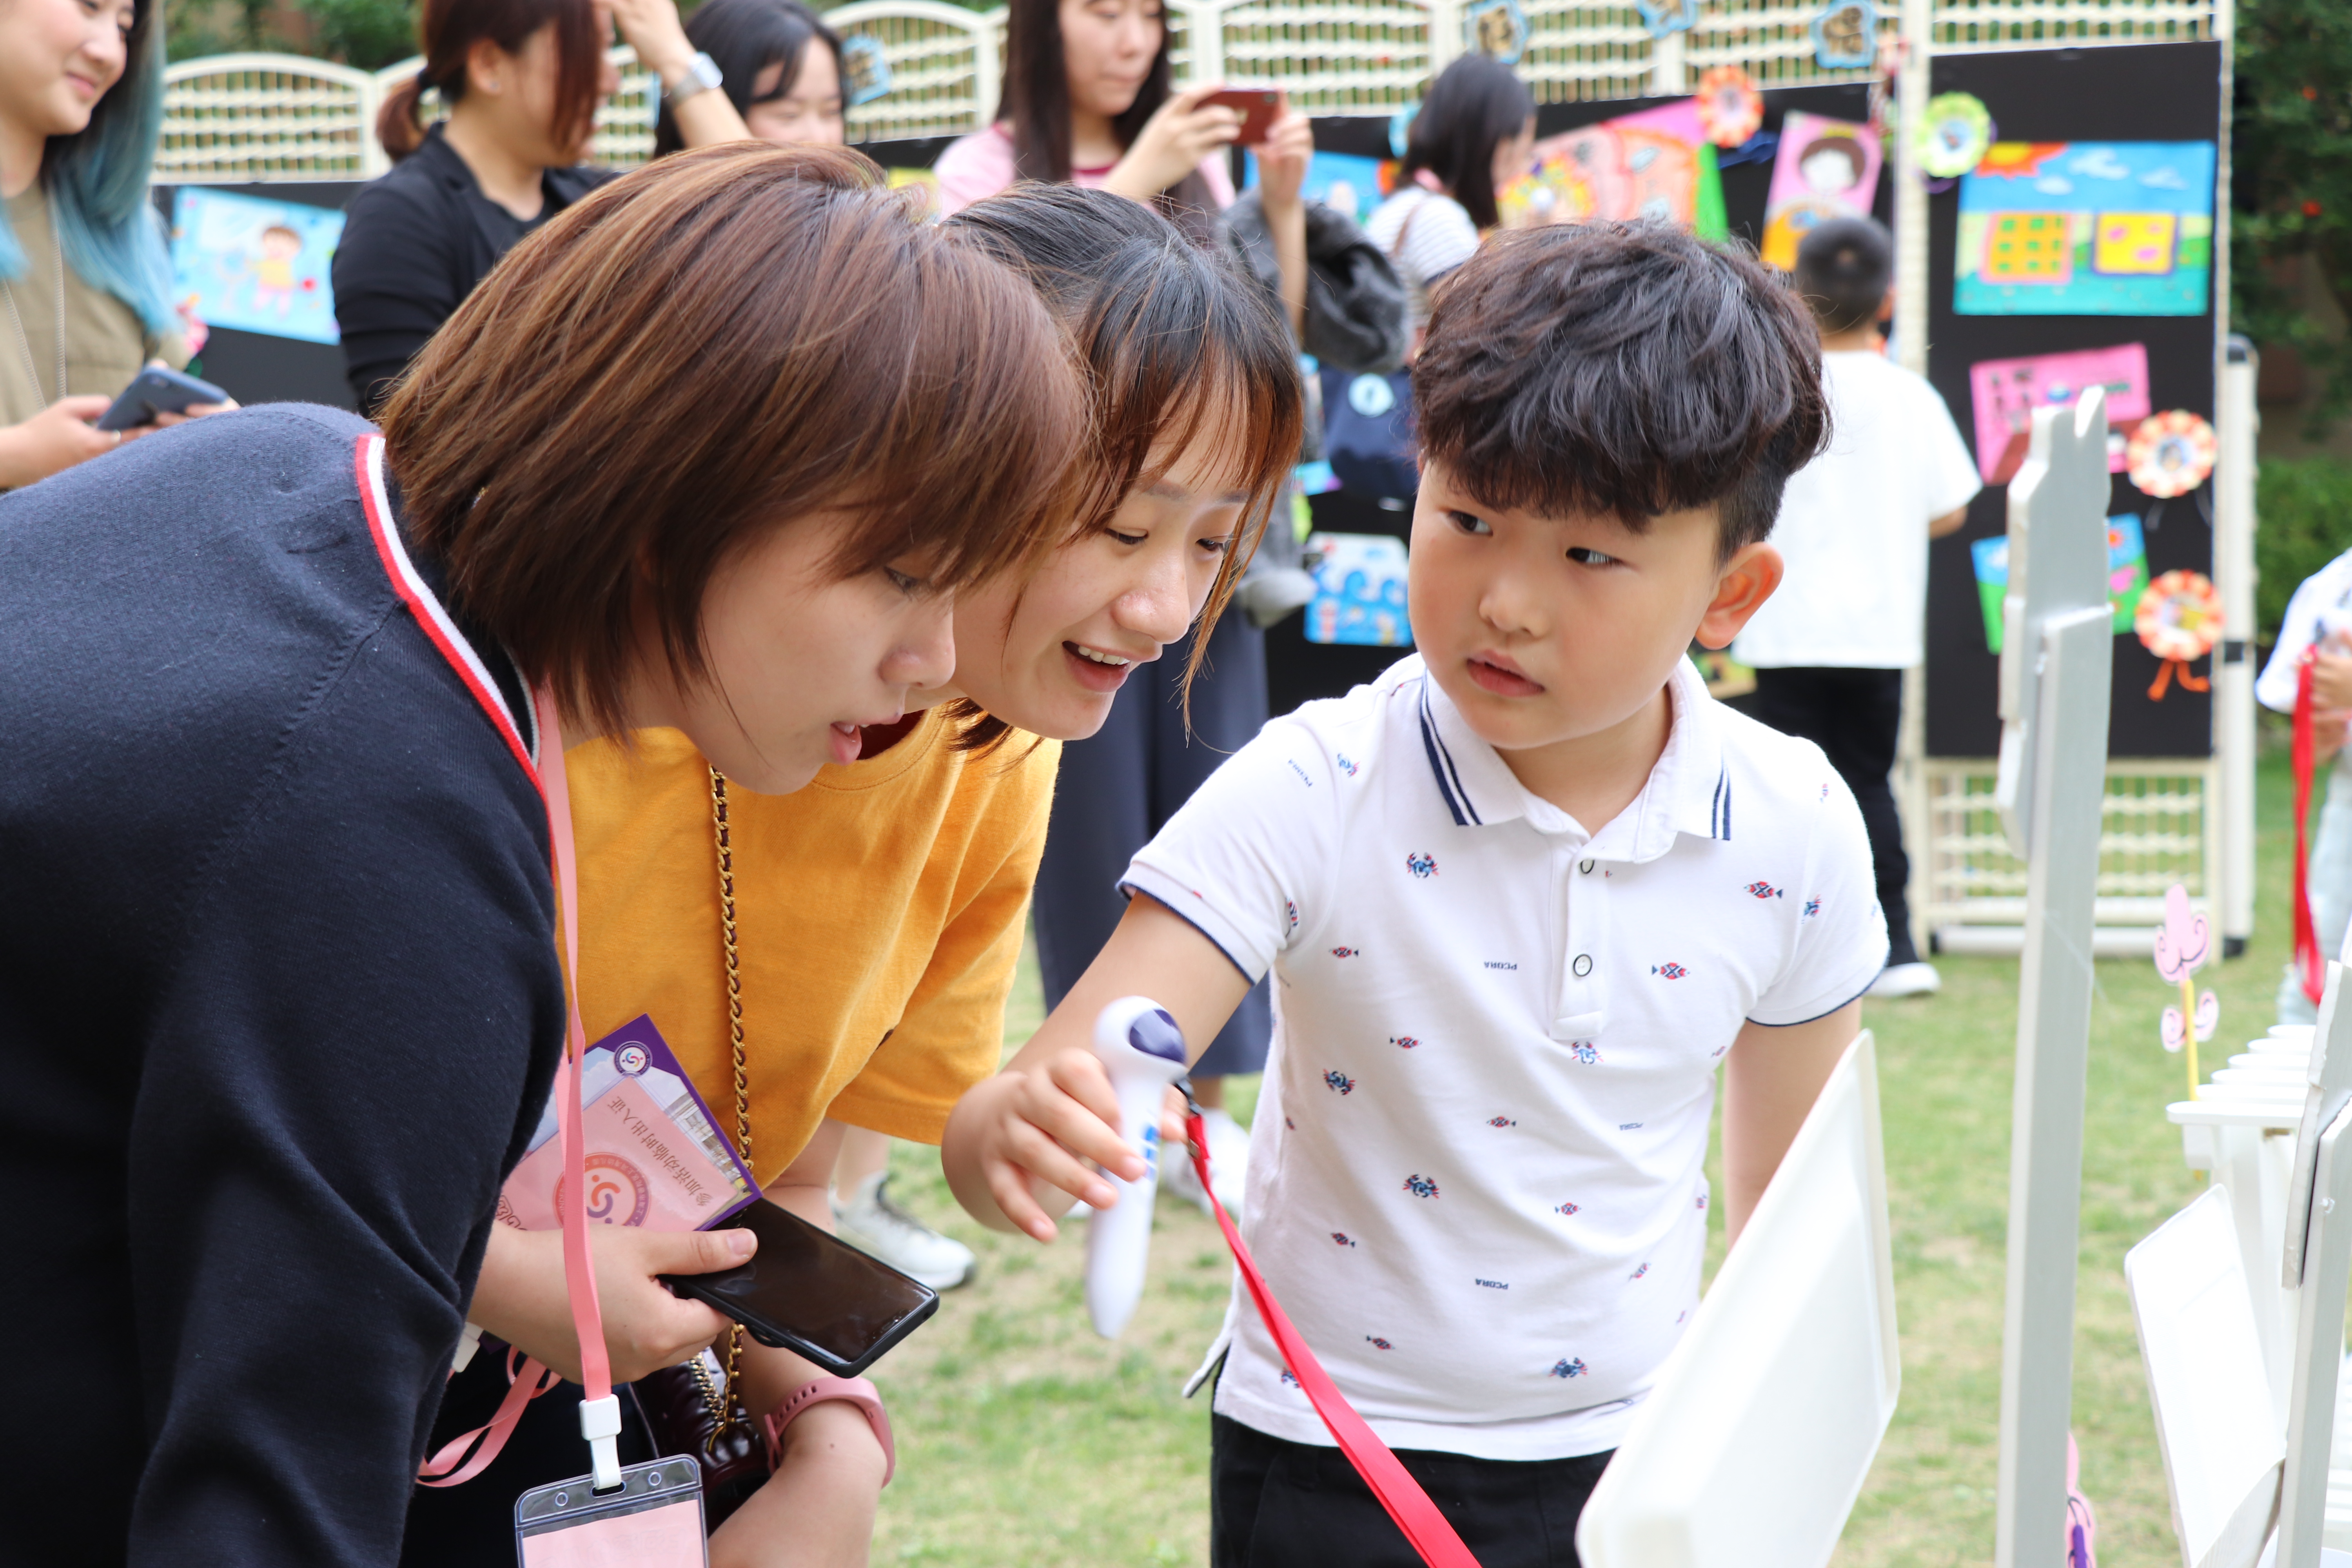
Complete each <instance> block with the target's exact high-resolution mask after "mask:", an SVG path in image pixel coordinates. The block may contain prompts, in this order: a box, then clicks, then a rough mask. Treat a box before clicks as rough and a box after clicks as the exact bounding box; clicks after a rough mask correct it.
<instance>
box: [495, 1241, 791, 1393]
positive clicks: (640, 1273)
mask: <svg viewBox="0 0 2352 1568" xmlns="http://www.w3.org/2000/svg"><path fill="white" fill-rule="evenodd" d="M759 1245H760V1244H759V1240H758V1238H757V1237H753V1236H752V1235H751V1233H750V1232H748V1231H741V1230H696V1231H685V1232H678V1231H658V1230H638V1229H635V1228H634V1227H630V1226H598V1227H597V1228H596V1232H595V1236H594V1237H593V1243H592V1248H591V1249H592V1251H593V1254H594V1257H595V1259H596V1300H597V1302H598V1304H599V1305H600V1306H601V1307H603V1309H604V1349H605V1353H606V1354H608V1355H609V1356H610V1357H611V1358H612V1362H613V1381H614V1382H615V1383H631V1382H635V1380H636V1379H638V1378H640V1377H643V1376H645V1375H646V1373H649V1372H658V1371H660V1370H661V1369H662V1368H663V1367H666V1366H676V1365H677V1364H678V1363H680V1362H682V1361H684V1360H686V1359H687V1358H688V1356H690V1355H692V1354H694V1353H695V1352H697V1351H698V1350H700V1349H702V1348H703V1347H704V1346H705V1345H708V1344H709V1343H710V1342H711V1341H713V1340H715V1339H717V1338H718V1337H719V1335H720V1334H722V1333H724V1332H725V1331H727V1326H728V1324H727V1320H726V1318H725V1317H723V1316H721V1315H720V1314H719V1312H717V1311H715V1310H712V1309H711V1308H709V1307H706V1306H704V1305H703V1304H702V1303H701V1302H699V1301H689V1300H683V1299H681V1298H679V1297H677V1296H673V1295H671V1294H670V1291H669V1287H667V1285H664V1284H663V1283H662V1282H661V1281H660V1280H659V1279H656V1278H655V1276H656V1275H661V1274H710V1273H715V1272H716V1271H718V1270H719V1269H722V1268H735V1267H737V1266H738V1265H740V1264H741V1263H743V1262H745V1261H747V1260H748V1259H749V1258H751V1255H752V1254H753V1253H754V1252H755V1251H757V1250H758V1248H759ZM467 1317H468V1318H469V1319H470V1320H471V1321H474V1322H477V1323H479V1324H480V1325H481V1326H482V1328H483V1329H484V1330H486V1331H488V1332H490V1333H493V1334H496V1335H497V1336H498V1337H499V1338H500V1339H502V1340H504V1341H506V1342H507V1343H509V1344H510V1345H513V1346H515V1347H516V1348H517V1349H519V1350H520V1351H521V1352H523V1353H524V1354H526V1355H530V1356H534V1357H536V1358H537V1359H538V1360H539V1361H540V1362H541V1363H544V1364H545V1365H548V1366H551V1367H553V1368H554V1369H555V1371H556V1372H557V1373H558V1374H560V1375H561V1376H562V1377H565V1378H568V1379H570V1380H571V1381H572V1382H573V1383H578V1382H579V1381H580V1380H581V1379H580V1338H579V1335H578V1333H577V1332H576V1331H574V1330H573V1328H572V1298H571V1296H570V1295H569V1294H568V1293H567V1292H566V1291H565V1289H564V1286H563V1233H562V1231H557V1230H517V1229H515V1228H514V1227H513V1226H509V1225H493V1226H490V1244H489V1249H488V1252H487V1253H485V1254H484V1256H483V1258H482V1276H481V1279H480V1281H479V1283H478V1284H477V1285H476V1286H475V1287H474V1300H473V1304H472V1306H471V1307H469V1308H468V1309H467Z"/></svg>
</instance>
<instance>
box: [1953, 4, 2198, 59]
mask: <svg viewBox="0 0 2352 1568" xmlns="http://www.w3.org/2000/svg"><path fill="white" fill-rule="evenodd" d="M2213 14H2214V6H2213V5H2211V4H2210V3H2209V0H1936V21H1935V29H1936V31H1935V39H1936V45H1935V47H1937V48H1938V49H1984V48H2047V47H2050V46H2051V45H2053V44H2067V43H2082V44H2168V43H2186V42H2190V41H2193V40H2201V39H2208V38H2211V37H2216V36H2217V35H2216V34H2215V32H2214V16H2213Z"/></svg>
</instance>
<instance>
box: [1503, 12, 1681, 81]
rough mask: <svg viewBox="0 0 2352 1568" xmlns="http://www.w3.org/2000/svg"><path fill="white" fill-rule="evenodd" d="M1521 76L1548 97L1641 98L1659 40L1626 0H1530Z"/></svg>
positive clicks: (1520, 70)
mask: <svg viewBox="0 0 2352 1568" xmlns="http://www.w3.org/2000/svg"><path fill="white" fill-rule="evenodd" d="M1524 10H1525V12H1526V15H1527V18H1528V47H1527V52H1526V53H1524V54H1522V55H1521V56H1520V57H1519V64H1518V72H1519V77H1520V79H1522V80H1524V81H1525V82H1526V83H1527V84H1528V86H1529V87H1530V88H1532V89H1535V95H1536V98H1537V99H1538V100H1539V101H1541V102H1545V103H1560V102H1569V101H1573V100H1580V99H1588V98H1638V97H1640V96H1641V95H1643V93H1646V92H1648V91H1649V90H1650V72H1651V68H1652V66H1653V64H1654V60H1655V56H1656V46H1655V42H1654V40H1653V39H1652V38H1651V37H1650V34H1649V30H1648V29H1647V28H1645V27H1643V26H1642V14H1641V13H1640V12H1638V11H1636V10H1634V9H1633V5H1631V4H1630V3H1628V4H1624V5H1596V4H1594V3H1593V0H1528V4H1527V5H1525V6H1524Z"/></svg>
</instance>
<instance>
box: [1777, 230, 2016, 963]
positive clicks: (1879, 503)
mask: <svg viewBox="0 0 2352 1568" xmlns="http://www.w3.org/2000/svg"><path fill="white" fill-rule="evenodd" d="M1894 277H1895V243H1894V240H1893V238H1892V237H1890V236H1889V235H1888V234H1887V232H1886V230H1885V228H1884V227H1883V226H1880V225H1879V224H1878V223H1876V222H1875V221H1874V220H1873V219H1870V218H1866V217H1863V218H1836V219H1832V220H1831V221H1829V222H1826V223H1823V224H1821V225H1819V226H1816V227H1815V228H1813V229H1812V230H1811V232H1810V233H1808V234H1807V235H1806V236H1805V239H1804V243H1803V244H1801V246H1799V247H1798V248H1797V271H1796V286H1797V292H1798V294H1799V295H1800V296H1801V297H1802V298H1803V300H1804V301H1805V303H1806V305H1807V306H1808V307H1810V308H1811V311H1812V314H1813V320H1814V321H1816V322H1817V323H1818V324H1819V327H1820V329H1821V336H1822V392H1823V394H1824V395H1826V396H1827V398H1828V400H1829V406H1830V422H1831V426H1832V435H1831V437H1830V445H1829V448H1828V450H1826V451H1824V452H1823V453H1822V455H1821V456H1820V457H1818V458H1814V459H1813V460H1812V461H1811V463H1808V464H1807V465H1805V467H1804V468H1802V469H1801V470H1800V471H1799V472H1797V473H1796V474H1794V475H1792V476H1790V480H1789V489H1788V493H1787V494H1786V495H1785V496H1784V497H1783V498H1782V500H1781V502H1780V525H1779V527H1778V528H1777V529H1776V530H1775V531H1774V532H1773V535H1772V539H1773V542H1774V543H1775V544H1777V545H1779V546H1780V553H1781V554H1782V555H1783V556H1784V557H1785V558H1786V560H1787V562H1788V577H1787V579H1786V580H1785V581H1783V582H1782V583H1781V584H1780V592H1779V593H1777V594H1775V595H1772V599H1771V602H1770V603H1769V604H1767V605H1764V607H1763V608H1761V609H1760V610H1759V611H1757V612H1756V616H1755V618H1754V619H1752V620H1750V621H1749V622H1748V626H1747V628H1746V629H1745V630H1743V631H1742V632H1741V633H1740V634H1739V639H1738V641H1737V642H1735V643H1733V644H1732V646H1731V657H1732V658H1735V659H1738V661H1739V662H1740V663H1742V664H1745V665H1749V666H1752V667H1753V668H1755V670H1756V695H1755V697H1754V698H1753V699H1752V700H1750V702H1749V703H1748V711H1749V712H1750V713H1753V714H1754V715H1755V716H1756V717H1757V718H1759V719H1761V720H1762V721H1764V722H1765V723H1767V724H1769V725H1771V726H1772V727H1773V728H1774V729H1776V730H1779V731H1782V732H1783V733H1785V734H1790V735H1802V736H1803V737H1804V738H1805V739H1807V740H1809V741H1811V742H1814V743H1815V744H1816V745H1818V746H1820V747H1821V748H1822V751H1823V752H1827V753H1828V755H1829V759H1830V762H1831V763H1832V764H1833V765H1834V766H1835V767H1836V768H1837V770H1838V773H1839V774H1840V776H1842V777H1843V779H1844V780H1845V782H1846V786H1847V787H1848V788H1849V789H1851V790H1853V795H1854V799H1855V800H1856V801H1857V802H1858V803H1859V804H1860V805H1861V807H1862V819H1863V821H1864V824H1865V825H1866V826H1868V827H1869V829H1870V850H1871V858H1872V860H1873V863H1874V865H1875V866H1876V868H1877V876H1878V902H1879V907H1880V908H1881V909H1882V910H1884V911H1885V915H1886V932H1887V937H1888V939H1889V942H1890V944H1891V945H1890V947H1889V950H1888V952H1887V967H1886V973H1885V974H1883V975H1881V976H1879V978H1878V981H1877V984H1875V985H1874V986H1873V987H1872V993H1871V994H1873V995H1876V996H1910V995H1918V994H1925V993H1928V992H1932V991H1934V990H1936V989H1937V986H1938V985H1939V984H1941V983H1942V982H1941V979H1940V977H1939V976H1938V975H1937V973H1936V970H1935V967H1934V966H1933V965H1932V964H1929V963H1927V962H1925V961H1924V960H1923V959H1921V958H1920V956H1919V952H1918V949H1917V948H1916V946H1915V945H1914V944H1913V942H1912V937H1911V912H1910V905H1909V900H1908V899H1907V897H1906V892H1905V885H1906V882H1907V881H1908V880H1909V878H1910V874H1911V868H1910V861H1909V859H1908V858H1906V856H1905V854H1904V852H1903V824H1902V821H1901V819H1900V818H1899V817H1898V816H1896V815H1895V791H1894V787H1893V785H1892V784H1891V783H1890V782H1889V775H1890V774H1891V773H1893V772H1894V768H1895V742H1896V739H1897V737H1898V735H1899V733H1900V731H1901V729H1902V722H1903V672H1904V670H1906V668H1910V667H1911V666H1913V665H1916V664H1918V663H1919V662H1921V660H1922V659H1923V658H1925V657H1926V636H1927V542H1928V541H1929V540H1931V539H1940V538H1942V537H1943V536H1944V535H1945V534H1948V533H1951V532H1954V531H1957V530H1958V528H1959V527H1960V526H1961V525H1962V524H1963V523H1965V522H1967V521H1968V516H1969V512H1968V508H1969V500H1972V499H1973V498H1974V497H1975V495H1976V493H1977V491H1978V490H1979V489H1982V488H1983V487H1982V485H1981V484H1980V483H1979V479H1978V477H1977V466H1976V463H1975V460H1974V459H1973V458H1970V457H1969V448H1968V444H1967V443H1966V442H1964V441H1962V440H1961V439H1960V432H1959V430H1958V426H1955V425H1954V424H1953V423H1952V416H1951V411H1950V410H1949V409H1948V408H1946V407H1945V406H1944V399H1943V397H1942V395H1940V394H1938V393H1937V391H1936V389H1935V388H1934V387H1932V386H1930V385H1928V384H1927V381H1926V380H1925V379H1923V378H1922V377H1920V376H1917V375H1915V374H1912V373H1911V372H1910V371H1907V370H1905V369H1904V368H1903V367H1902V366H1901V365H1898V364H1896V363H1894V362H1893V361H1892V360H1890V359H1888V358H1887V357H1886V356H1885V353H1884V352H1883V349H1884V343H1883V341H1882V340H1881V338H1880V337H1879V333H1878V322H1879V321H1881V320H1882V319H1883V316H1884V313H1885V310H1886V309H1887V307H1888V294H1887V290H1888V289H1889V287H1890V286H1891V285H1892V283H1893V281H1894Z"/></svg>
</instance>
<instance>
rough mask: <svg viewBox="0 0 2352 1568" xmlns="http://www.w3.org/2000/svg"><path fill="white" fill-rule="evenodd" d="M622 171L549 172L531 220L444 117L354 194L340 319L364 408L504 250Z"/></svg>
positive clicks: (341, 268) (344, 243)
mask: <svg viewBox="0 0 2352 1568" xmlns="http://www.w3.org/2000/svg"><path fill="white" fill-rule="evenodd" d="M619 174H620V171H618V170H616V169H598V168H592V167H589V166H588V165H586V164H583V165H581V166H579V167H577V168H571V169H550V170H548V171H547V173H546V174H543V175H541V178H540V188H541V191H543V192H544V193H545V195H546V197H547V205H545V206H543V207H541V209H540V214H539V216H537V217H535V218H532V219H530V221H529V222H525V221H524V220H523V219H521V218H519V217H517V216H514V214H512V213H510V212H509V211H507V209H506V208H504V207H502V206H500V205H499V204H498V203H496V202H494V201H492V200H490V198H489V197H488V196H486V195H482V187H481V186H480V185H479V184H476V183H475V180H474V171H473V170H471V169H469V168H467V166H466V160H465V159H463V158H460V157H459V156H457V152H456V150H455V149H453V148H452V147H451V146H450V145H449V143H448V142H447V141H446V140H445V139H444V138H443V136H442V134H441V127H440V126H438V125H436V126H435V127H433V129H432V130H431V131H429V132H426V133H425V142H424V144H423V145H422V146H420V147H418V148H417V150H416V151H415V152H414V153H410V154H409V155H408V156H407V157H405V158H404V159H402V160H401V161H400V162H399V163H396V164H394V166H393V170H392V173H390V174H386V175H384V176H383V178H382V179H379V180H374V181H371V182H370V183H369V184H367V185H366V186H365V187H363V188H362V190H361V191H360V193H359V194H358V195H355V196H353V197H352V202H351V205H350V206H349V207H348V208H346V209H345V213H344V217H343V237H342V238H341V240H340V241H339V242H338V243H337V245H336V247H335V269H334V282H335V320H336V322H337V324H338V325H340V326H341V328H342V334H343V367H344V374H346V375H348V376H349V377H350V378H351V384H352V396H353V397H355V398H357V399H358V400H359V408H360V412H361V413H362V414H373V413H374V412H375V408H376V405H377V404H379V403H381V402H382V401H383V397H384V395H385V394H387V393H388V392H390V391H391V390H392V388H391V385H390V384H391V382H392V381H393V379H394V377H396V376H398V375H399V374H400V373H401V372H402V371H404V370H405V369H407V368H408V362H409V361H410V360H412V359H414V358H415V357H416V351H417V350H419V349H421V348H423V347H424V346H425V339H427V338H429V337H431V336H432V335H433V334H434V333H435V332H436V331H440V330H441V323H442V322H444V321H447V320H448V319H449V317H450V315H451V314H452V313H453V312H455V311H456V310H457V307H458V305H459V304H461V303H462V302H464V300H465V298H466V296H467V295H468V294H470V293H472V292H473V291H474V285H475V284H477V283H479V282H480V281H481V280H482V279H483V277H484V275H485V274H487V273H488V271H489V269H490V268H493V267H496V266H497V265H498V264H499V257H501V256H504V255H505V254H506V253H507V252H508V251H509V250H511V249H512V248H514V246H515V244H516V242H517V241H519V240H520V239H521V238H522V237H523V236H524V235H527V234H529V233H530V231H531V230H532V229H535V228H537V227H538V226H540V225H541V224H543V223H545V222H546V221H547V220H548V219H549V218H551V217H553V216H555V215H556V214H557V213H560V212H562V210H563V209H564V208H565V207H568V206H570V205H572V203H573V202H576V201H578V200H579V199H580V198H581V197H582V196H584V195H587V194H588V193H589V192H590V191H593V190H594V189H595V188H596V187H597V186H599V185H601V184H604V182H605V181H607V180H611V179H614V178H617V177H618V175H619Z"/></svg>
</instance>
